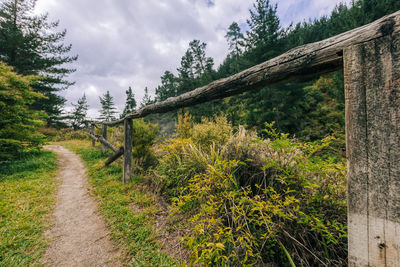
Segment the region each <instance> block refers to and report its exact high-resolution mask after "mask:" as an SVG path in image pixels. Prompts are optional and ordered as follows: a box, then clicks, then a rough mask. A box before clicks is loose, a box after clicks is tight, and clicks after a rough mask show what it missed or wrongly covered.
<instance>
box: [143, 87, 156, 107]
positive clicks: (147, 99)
mask: <svg viewBox="0 0 400 267" xmlns="http://www.w3.org/2000/svg"><path fill="white" fill-rule="evenodd" d="M150 104H153V100H151V97H150V95H149V89H147V87H145V88H144V96H143V98H142V101H141V102H140V108H143V107H145V106H147V105H150Z"/></svg>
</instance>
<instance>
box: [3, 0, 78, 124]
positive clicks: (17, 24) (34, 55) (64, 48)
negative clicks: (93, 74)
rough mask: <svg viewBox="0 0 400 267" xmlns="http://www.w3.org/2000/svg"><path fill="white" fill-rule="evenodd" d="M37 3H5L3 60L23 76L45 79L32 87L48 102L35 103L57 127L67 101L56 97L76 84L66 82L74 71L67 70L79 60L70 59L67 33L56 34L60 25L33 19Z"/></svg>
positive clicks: (44, 18)
mask: <svg viewBox="0 0 400 267" xmlns="http://www.w3.org/2000/svg"><path fill="white" fill-rule="evenodd" d="M35 4H36V0H5V1H2V3H1V4H0V36H1V38H0V60H1V61H4V62H6V63H7V64H9V65H10V66H12V67H14V70H15V71H16V72H17V73H19V74H22V75H32V74H34V75H41V76H42V77H43V78H42V79H41V80H39V81H37V82H36V83H35V84H33V85H32V87H33V89H34V90H35V91H36V92H40V93H41V94H43V95H44V96H46V98H41V99H38V100H36V101H35V102H34V103H32V107H33V108H34V109H36V110H44V111H46V113H47V114H48V115H49V116H48V119H47V122H48V124H56V123H57V120H58V117H59V116H60V114H61V112H62V107H63V105H64V103H65V99H64V98H62V97H61V96H59V95H57V94H56V93H57V92H58V91H60V90H62V89H65V88H67V87H68V86H70V85H71V84H72V83H71V82H69V81H67V80H65V78H66V76H67V75H68V74H70V73H71V72H73V71H75V70H73V69H68V68H66V67H64V66H65V65H64V64H65V63H70V62H73V61H75V60H76V59H77V57H76V56H72V57H71V56H68V55H67V54H68V53H69V52H70V50H71V45H64V44H63V43H62V42H63V41H64V38H65V35H66V31H65V30H64V31H61V32H56V31H55V29H56V28H57V27H58V24H59V23H58V22H49V21H48V15H47V14H44V15H39V16H36V15H32V14H33V12H32V11H33V9H34V7H35Z"/></svg>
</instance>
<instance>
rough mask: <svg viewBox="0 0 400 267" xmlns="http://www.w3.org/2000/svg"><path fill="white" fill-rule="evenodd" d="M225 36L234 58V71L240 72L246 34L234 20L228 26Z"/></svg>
mask: <svg viewBox="0 0 400 267" xmlns="http://www.w3.org/2000/svg"><path fill="white" fill-rule="evenodd" d="M225 38H226V39H227V41H228V45H229V51H230V56H231V57H232V58H233V60H234V61H233V70H234V72H235V73H236V72H239V70H240V66H239V61H240V56H241V55H242V53H243V50H242V49H243V47H244V45H245V43H244V35H243V33H242V32H241V30H240V27H239V25H238V24H237V23H236V22H232V24H231V25H230V26H229V28H228V32H227V33H226V35H225Z"/></svg>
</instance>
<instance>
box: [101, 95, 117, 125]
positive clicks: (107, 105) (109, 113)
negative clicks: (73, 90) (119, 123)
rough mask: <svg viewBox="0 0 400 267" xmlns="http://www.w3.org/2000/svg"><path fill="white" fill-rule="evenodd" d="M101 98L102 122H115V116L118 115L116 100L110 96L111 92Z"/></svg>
mask: <svg viewBox="0 0 400 267" xmlns="http://www.w3.org/2000/svg"><path fill="white" fill-rule="evenodd" d="M99 98H100V104H101V110H100V117H99V119H100V120H105V121H112V120H115V116H114V115H115V114H116V113H117V112H116V111H115V110H116V108H115V105H114V100H113V97H112V96H111V95H110V92H109V91H107V93H105V94H104V95H103V97H101V96H100V97H99Z"/></svg>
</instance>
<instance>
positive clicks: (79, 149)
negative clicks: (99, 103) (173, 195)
mask: <svg viewBox="0 0 400 267" xmlns="http://www.w3.org/2000/svg"><path fill="white" fill-rule="evenodd" d="M61 144H62V145H64V146H65V147H67V148H68V149H71V150H72V151H74V152H76V153H77V154H79V155H80V156H81V157H82V159H83V161H84V162H85V165H86V167H87V169H88V176H89V181H90V184H91V185H92V187H93V189H94V193H95V194H96V196H97V199H98V202H99V208H100V211H101V212H102V214H103V215H104V218H105V220H106V222H107V223H108V224H109V225H110V228H111V235H112V239H113V240H115V241H116V242H117V243H118V245H119V246H120V247H121V248H122V250H123V251H124V254H125V256H126V262H127V264H129V265H131V266H176V265H178V264H179V263H178V262H177V261H176V260H174V259H172V258H170V257H168V256H167V255H166V254H165V253H162V252H161V251H160V250H161V246H160V244H159V243H158V242H157V241H156V233H155V230H154V226H153V225H154V213H155V212H156V209H155V207H154V205H153V204H154V200H153V198H152V197H150V196H148V195H146V194H145V193H143V192H142V191H141V190H139V189H138V188H137V183H136V182H135V181H134V182H132V183H129V184H122V183H121V177H122V168H121V166H120V164H118V163H113V164H112V165H111V166H109V167H107V168H103V165H104V160H105V158H106V156H104V155H103V154H102V153H101V151H100V150H99V149H93V148H91V147H89V143H88V142H87V141H66V142H62V143H61Z"/></svg>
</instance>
